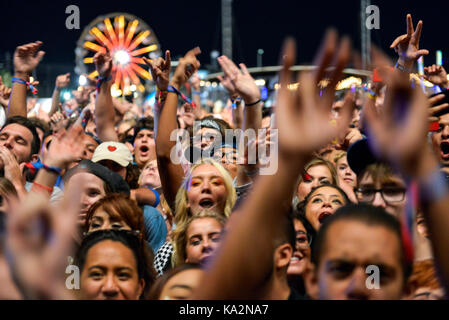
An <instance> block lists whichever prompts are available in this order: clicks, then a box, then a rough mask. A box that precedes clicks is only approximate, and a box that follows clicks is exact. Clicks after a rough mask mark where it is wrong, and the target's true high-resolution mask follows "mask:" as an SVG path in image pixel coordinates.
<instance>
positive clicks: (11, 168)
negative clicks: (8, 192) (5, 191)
mask: <svg viewBox="0 0 449 320" xmlns="http://www.w3.org/2000/svg"><path fill="white" fill-rule="evenodd" d="M0 162H3V164H4V166H3V167H4V172H5V178H6V179H8V180H9V181H11V183H12V184H13V185H14V187H15V188H16V189H17V190H18V191H19V194H20V195H22V193H23V191H24V185H25V180H24V178H23V175H22V172H23V168H24V167H25V164H26V163H25V162H23V163H21V164H19V162H18V161H17V159H16V157H15V156H14V154H13V153H12V152H11V151H9V149H8V148H6V147H0Z"/></svg>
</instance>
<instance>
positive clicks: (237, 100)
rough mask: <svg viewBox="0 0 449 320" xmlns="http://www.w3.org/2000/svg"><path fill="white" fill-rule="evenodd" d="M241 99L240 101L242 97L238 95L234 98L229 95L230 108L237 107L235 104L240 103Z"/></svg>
mask: <svg viewBox="0 0 449 320" xmlns="http://www.w3.org/2000/svg"><path fill="white" fill-rule="evenodd" d="M241 101H242V98H240V97H236V98H232V97H231V102H232V109H237V106H238V105H239V104H240V102H241Z"/></svg>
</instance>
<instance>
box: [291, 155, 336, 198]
mask: <svg viewBox="0 0 449 320" xmlns="http://www.w3.org/2000/svg"><path fill="white" fill-rule="evenodd" d="M307 173H308V174H309V176H310V178H311V179H309V180H303V181H301V183H300V184H299V186H298V190H297V194H296V195H297V196H298V198H299V201H302V200H304V198H305V197H306V196H307V195H308V194H309V193H310V191H312V189H313V188H314V187H318V186H320V185H323V184H326V183H327V184H330V183H332V174H331V172H330V171H329V168H328V167H327V166H325V165H322V164H319V165H316V166H313V167H310V168H309V170H307Z"/></svg>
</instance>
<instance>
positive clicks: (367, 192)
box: [354, 187, 406, 203]
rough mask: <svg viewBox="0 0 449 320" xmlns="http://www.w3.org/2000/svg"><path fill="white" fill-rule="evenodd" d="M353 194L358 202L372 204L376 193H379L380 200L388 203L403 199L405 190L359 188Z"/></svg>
mask: <svg viewBox="0 0 449 320" xmlns="http://www.w3.org/2000/svg"><path fill="white" fill-rule="evenodd" d="M354 191H355V194H356V195H357V199H358V200H359V201H360V202H373V201H374V198H375V197H376V193H378V192H380V194H381V196H382V199H383V200H384V201H385V202H388V203H394V202H401V201H403V200H404V198H405V191H406V189H405V188H401V187H387V188H382V189H374V188H359V189H355V190H354Z"/></svg>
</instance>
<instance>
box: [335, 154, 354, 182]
mask: <svg viewBox="0 0 449 320" xmlns="http://www.w3.org/2000/svg"><path fill="white" fill-rule="evenodd" d="M336 166H337V173H338V178H339V180H340V182H344V183H346V184H348V185H349V186H350V187H351V188H355V187H356V186H357V176H356V174H355V173H354V171H352V170H351V168H350V167H349V165H348V160H347V158H346V156H344V157H342V158H341V159H340V160H338V161H337V163H336Z"/></svg>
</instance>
